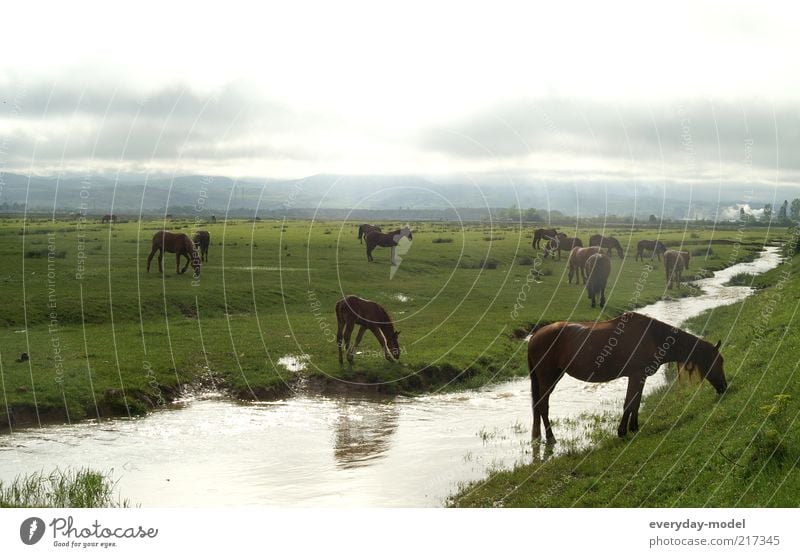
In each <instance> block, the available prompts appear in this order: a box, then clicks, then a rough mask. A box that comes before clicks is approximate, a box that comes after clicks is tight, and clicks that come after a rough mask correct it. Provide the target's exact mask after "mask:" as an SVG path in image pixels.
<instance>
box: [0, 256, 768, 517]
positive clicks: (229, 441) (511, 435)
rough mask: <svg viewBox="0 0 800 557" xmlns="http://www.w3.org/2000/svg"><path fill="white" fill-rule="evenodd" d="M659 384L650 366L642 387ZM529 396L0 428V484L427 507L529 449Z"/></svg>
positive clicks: (514, 393) (251, 408) (710, 288)
mask: <svg viewBox="0 0 800 557" xmlns="http://www.w3.org/2000/svg"><path fill="white" fill-rule="evenodd" d="M779 262H780V258H779V255H778V248H766V249H765V250H764V252H762V254H761V256H760V257H759V258H758V259H757V260H756V261H753V262H751V263H741V264H737V265H734V266H732V267H729V268H727V269H725V270H723V271H718V272H717V273H716V274H715V276H714V277H713V278H709V279H704V280H701V281H697V282H696V283H695V284H696V285H697V286H698V287H700V288H701V289H702V290H703V291H704V294H702V295H700V296H696V297H691V298H680V299H676V300H669V301H661V302H657V303H655V304H652V305H650V306H647V307H644V308H640V309H638V310H637V311H640V312H642V313H646V314H648V315H651V316H653V317H655V318H657V319H660V320H662V321H666V322H668V323H671V324H675V325H678V324H680V323H681V322H682V321H683V320H684V319H686V318H687V317H690V316H692V315H696V314H698V313H700V312H702V311H704V310H706V309H709V308H711V307H715V306H720V305H725V304H730V303H734V302H736V301H738V300H741V299H743V298H744V297H746V296H747V295H749V293H750V291H751V290H750V288H748V287H726V286H723V284H724V283H725V282H727V281H728V279H729V278H730V277H731V276H733V275H735V274H737V273H743V272H747V273H752V274H758V273H762V272H764V271H767V270H769V269H771V268H773V267H775V266H777V265H778V263H779ZM521 357H522V356H521ZM663 382H664V373H663V372H659V373H658V374H657V375H655V376H654V377H653V378H652V379H651V380H650V381H648V385H647V389H648V390H651V389H653V388H656V387H657V386H659V384H663ZM625 387H626V380H621V381H614V382H611V383H605V384H589V383H582V382H579V381H577V380H573V379H572V378H570V377H565V378H564V379H562V380H561V382H560V383H559V385H558V386H557V387H556V390H555V392H554V394H553V396H552V398H551V407H550V408H551V410H550V412H551V416H555V417H556V418H560V419H561V420H562V421H563V420H564V419H565V418H569V419H571V420H574V419H576V418H579V417H580V416H581V415H582V414H586V413H596V412H602V411H604V410H610V411H612V412H616V414H615V419H616V416H617V414H618V413H619V411H620V409H621V404H622V400H623V399H624V395H625ZM530 404H531V400H530V387H529V382H528V381H527V380H517V381H512V382H508V383H502V384H497V385H492V386H491V387H488V388H486V389H484V390H481V391H477V392H466V393H456V394H446V395H430V396H421V397H399V398H392V399H385V400H376V399H374V398H342V397H337V398H325V397H311V396H297V397H294V398H291V399H288V400H284V401H278V402H269V403H250V404H239V403H236V402H232V401H230V400H227V399H221V398H219V397H215V396H208V397H199V398H194V399H191V400H187V401H183V402H180V403H177V404H175V405H174V408H173V409H171V410H164V411H159V412H154V413H152V414H150V415H148V416H146V417H143V418H138V419H131V420H127V419H116V420H110V421H103V422H101V423H81V424H77V425H71V426H48V427H44V428H41V429H27V430H21V431H16V432H14V433H13V434H11V435H3V436H0V480H2V481H10V480H13V478H14V477H15V476H17V475H18V474H20V473H25V472H31V471H34V470H44V471H50V470H52V469H54V468H56V467H62V468H63V467H69V466H72V467H85V466H87V465H88V466H91V467H92V468H94V469H97V470H103V471H108V470H112V469H113V473H112V475H113V476H114V478H116V479H118V480H119V484H118V486H119V492H120V495H121V496H122V497H127V498H129V499H130V500H131V501H132V502H133V503H138V504H141V505H142V506H144V507H151V506H198V507H210V506H244V505H274V506H290V505H302V506H314V507H316V506H415V507H417V506H438V505H441V504H442V503H443V502H444V500H445V499H446V497H447V496H448V495H449V494H450V493H452V492H453V491H454V490H455V489H457V488H458V486H459V484H460V483H462V482H466V481H470V480H477V479H480V478H481V477H484V476H485V475H486V473H487V471H488V470H490V469H492V468H494V467H510V466H513V465H514V464H515V463H520V462H527V461H529V460H530V459H531V457H532V453H531V444H530V420H531V410H530ZM556 428H557V429H558V430H559V431H560V432H563V431H565V430H567V429H568V428H566V427H564V426H563V425H556ZM573 429H574V428H573ZM564 437H565V435H564V434H563V433H562V434H561V435H560V438H564Z"/></svg>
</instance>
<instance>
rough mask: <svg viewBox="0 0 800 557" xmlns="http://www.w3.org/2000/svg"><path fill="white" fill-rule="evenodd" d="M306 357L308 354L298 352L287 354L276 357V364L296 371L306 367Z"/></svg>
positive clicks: (307, 357)
mask: <svg viewBox="0 0 800 557" xmlns="http://www.w3.org/2000/svg"><path fill="white" fill-rule="evenodd" d="M308 359H309V355H308V354H300V355H299V356H292V355H287V356H283V357H282V358H278V365H279V366H283V367H285V368H286V369H287V370H289V371H293V372H298V371H303V370H304V369H306V365H307V364H308Z"/></svg>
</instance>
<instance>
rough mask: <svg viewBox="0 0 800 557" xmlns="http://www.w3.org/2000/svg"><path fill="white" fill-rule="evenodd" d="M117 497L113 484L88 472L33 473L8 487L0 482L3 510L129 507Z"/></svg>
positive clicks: (0, 503) (99, 475) (98, 475)
mask: <svg viewBox="0 0 800 557" xmlns="http://www.w3.org/2000/svg"><path fill="white" fill-rule="evenodd" d="M128 506H130V505H129V503H128V501H127V500H119V499H118V498H115V496H114V482H113V481H112V480H111V478H110V477H109V476H107V475H105V474H102V473H100V472H96V471H94V470H89V469H79V470H55V471H54V472H51V473H50V474H44V473H42V472H34V473H32V474H28V475H25V476H20V477H18V478H16V479H15V480H14V481H12V482H11V483H9V484H4V483H3V482H0V508H22V507H26V508H27V507H30V508H87V509H88V508H98V507H128Z"/></svg>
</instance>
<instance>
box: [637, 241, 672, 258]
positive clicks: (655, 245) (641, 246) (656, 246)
mask: <svg viewBox="0 0 800 557" xmlns="http://www.w3.org/2000/svg"><path fill="white" fill-rule="evenodd" d="M645 250H647V251H649V252H651V253H650V259H652V258H653V256H654V255H656V256H658V260H659V261H661V254H662V253H664V252H665V251H667V246H665V245H664V244H663V242H661V241H659V240H641V241H640V242H639V243H638V244H636V258H635V259H634V261H639V259H641V260H642V261H644V251H645Z"/></svg>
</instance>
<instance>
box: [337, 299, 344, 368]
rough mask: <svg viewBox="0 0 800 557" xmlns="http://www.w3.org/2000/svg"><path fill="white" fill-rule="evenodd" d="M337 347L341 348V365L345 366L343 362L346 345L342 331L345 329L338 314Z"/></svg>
mask: <svg viewBox="0 0 800 557" xmlns="http://www.w3.org/2000/svg"><path fill="white" fill-rule="evenodd" d="M336 321H337V323H336V346H338V347H339V365H342V364H344V361H343V360H342V345H343V343H344V337H343V335H342V329H343V328H344V323H343V320H342V318H341V317H339V315H338V312H337V315H336Z"/></svg>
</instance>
